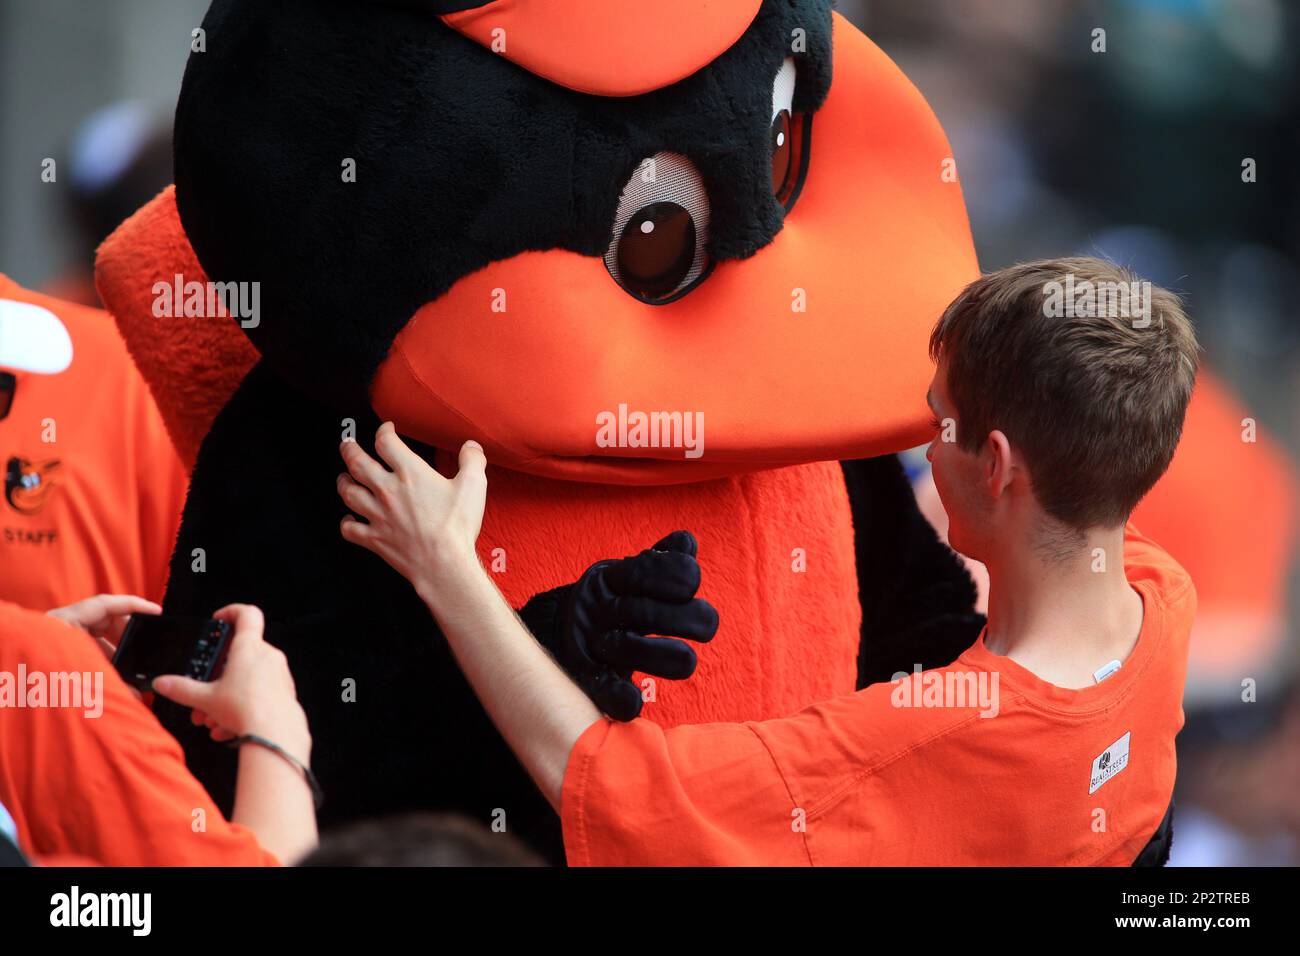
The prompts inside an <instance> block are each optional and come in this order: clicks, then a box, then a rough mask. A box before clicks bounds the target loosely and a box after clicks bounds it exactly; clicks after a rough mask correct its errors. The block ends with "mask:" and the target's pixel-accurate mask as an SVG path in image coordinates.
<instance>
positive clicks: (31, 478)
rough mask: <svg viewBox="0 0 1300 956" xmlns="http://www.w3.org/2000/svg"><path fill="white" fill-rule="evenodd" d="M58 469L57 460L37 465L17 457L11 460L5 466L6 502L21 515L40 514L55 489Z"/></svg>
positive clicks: (52, 459) (37, 463)
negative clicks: (55, 474)
mask: <svg viewBox="0 0 1300 956" xmlns="http://www.w3.org/2000/svg"><path fill="white" fill-rule="evenodd" d="M58 468H59V459H57V458H51V459H50V460H49V461H42V462H35V463H33V462H30V461H28V460H27V459H26V458H19V457H18V456H17V455H15V456H14V457H12V458H10V459H9V463H8V464H7V465H6V466H5V501H7V502H9V506H10V507H11V508H13V509H14V511H17V512H18V513H19V514H24V515H34V514H38V513H40V510H41V509H42V508H44V507H45V500H46V499H47V498H48V497H49V496H50V491H51V490H52V489H53V488H54V481H53V479H52V476H53V474H54V472H56V471H57V470H58Z"/></svg>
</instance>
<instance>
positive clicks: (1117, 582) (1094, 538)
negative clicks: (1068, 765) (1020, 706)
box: [984, 527, 1143, 689]
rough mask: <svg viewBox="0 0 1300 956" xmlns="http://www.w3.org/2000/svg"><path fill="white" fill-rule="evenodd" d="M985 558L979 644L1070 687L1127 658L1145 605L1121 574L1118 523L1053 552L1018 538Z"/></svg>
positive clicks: (1121, 538) (1084, 683)
mask: <svg viewBox="0 0 1300 956" xmlns="http://www.w3.org/2000/svg"><path fill="white" fill-rule="evenodd" d="M990 558H991V559H990V561H988V562H987V564H988V571H989V613H988V630H987V632H986V634H985V638H984V643H985V646H986V647H987V648H988V649H989V650H990V651H991V652H992V653H994V654H998V655H1003V656H1006V657H1010V658H1011V659H1012V660H1014V661H1015V662H1016V663H1017V664H1020V665H1021V666H1022V667H1025V668H1027V669H1028V670H1029V671H1031V672H1032V673H1034V674H1035V675H1037V676H1038V677H1040V678H1041V679H1043V680H1045V681H1047V682H1048V683H1051V684H1055V685H1056V686H1058V687H1065V688H1071V689H1077V688H1082V687H1090V686H1092V685H1093V684H1094V683H1095V680H1094V678H1093V674H1094V673H1095V672H1096V671H1097V670H1098V669H1099V668H1101V667H1103V666H1104V665H1106V664H1107V663H1109V662H1110V661H1112V660H1119V661H1120V662H1121V663H1122V662H1124V661H1126V660H1127V659H1128V656H1129V654H1130V653H1132V651H1133V647H1134V646H1135V645H1136V643H1137V638H1138V633H1139V631H1140V630H1141V628H1142V616H1143V608H1142V598H1141V596H1140V595H1139V594H1138V593H1137V592H1136V591H1134V590H1133V588H1132V587H1131V586H1130V585H1129V583H1128V578H1127V577H1126V576H1125V574H1124V529H1123V528H1122V527H1120V528H1115V529H1111V530H1104V529H1097V530H1093V531H1090V532H1088V533H1087V534H1086V535H1085V536H1084V538H1083V539H1082V540H1081V541H1080V542H1078V543H1077V545H1075V546H1071V547H1070V548H1068V549H1066V550H1064V551H1060V552H1058V553H1055V554H1048V553H1046V552H1045V551H1043V550H1042V549H1038V548H1033V547H1025V546H1024V545H1023V544H1021V545H1019V546H1017V547H1012V548H1006V549H1005V550H1004V551H1002V552H1001V553H999V554H997V555H991V556H990ZM1103 562H1104V563H1103Z"/></svg>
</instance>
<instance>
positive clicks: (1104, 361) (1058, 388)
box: [930, 258, 1197, 531]
mask: <svg viewBox="0 0 1300 956" xmlns="http://www.w3.org/2000/svg"><path fill="white" fill-rule="evenodd" d="M1139 283H1140V280H1139V279H1138V277H1137V276H1136V275H1134V274H1133V273H1132V272H1131V271H1129V270H1128V269H1124V268H1122V267H1120V266H1117V265H1114V264H1112V263H1109V262H1105V261H1103V260H1101V259H1090V258H1063V259H1043V260H1040V261H1037V262H1025V263H1021V264H1019V265H1015V266H1011V267H1010V268H1008V269H1002V270H999V271H998V272H993V273H990V274H988V275H986V276H982V277H981V278H979V279H976V280H975V281H974V282H972V283H971V284H970V285H968V286H967V287H966V288H965V289H964V290H962V292H961V294H960V295H958V296H957V298H956V299H955V300H954V301H953V303H952V304H951V305H949V306H948V308H947V309H946V310H945V311H944V313H943V316H942V317H941V318H940V319H939V322H938V324H937V325H935V327H934V331H933V333H931V335H930V355H931V357H933V358H934V359H935V360H936V361H937V360H939V359H940V358H941V357H942V358H943V359H944V360H945V364H946V366H947V380H946V381H947V387H948V394H949V396H950V397H951V400H952V403H953V406H954V408H955V409H956V412H957V442H958V444H959V446H960V447H962V448H963V449H965V450H966V451H975V450H977V449H978V448H979V447H980V446H981V445H982V444H983V443H984V441H985V439H986V438H987V437H988V435H989V433H990V432H991V431H993V430H995V429H998V430H1000V431H1002V432H1003V433H1005V434H1006V436H1007V438H1008V439H1009V440H1010V441H1011V442H1012V444H1013V445H1014V446H1015V447H1016V448H1017V449H1018V450H1019V451H1020V453H1021V454H1022V455H1023V456H1024V459H1025V461H1026V462H1027V463H1028V465H1029V469H1030V475H1031V479H1032V482H1033V489H1034V494H1035V496H1036V497H1037V498H1038V501H1039V503H1040V504H1041V505H1042V507H1043V509H1044V510H1045V511H1046V512H1047V513H1048V514H1050V515H1052V516H1053V517H1054V518H1056V519H1057V520H1059V521H1061V522H1063V523H1064V524H1066V525H1068V526H1070V527H1071V528H1074V529H1075V530H1079V531H1082V530H1084V529H1087V528H1092V527H1098V526H1101V527H1114V526H1116V525H1119V524H1122V523H1123V522H1124V521H1126V520H1127V519H1128V516H1129V514H1130V513H1131V512H1132V511H1133V509H1134V508H1135V507H1136V506H1137V503H1138V502H1139V501H1140V500H1141V499H1142V496H1143V495H1145V494H1146V493H1147V492H1148V491H1149V490H1150V489H1151V486H1152V485H1154V484H1155V483H1156V480H1157V479H1159V477H1160V476H1161V475H1162V474H1164V472H1165V469H1166V468H1168V467H1169V462H1170V460H1171V459H1172V458H1173V455H1174V449H1175V448H1176V447H1177V445H1178V439H1179V436H1180V435H1181V434H1182V430H1183V417H1184V415H1185V413H1186V411H1187V403H1188V401H1189V400H1190V399H1191V395H1192V385H1193V383H1194V382H1195V379H1196V365H1197V345H1196V335H1195V333H1194V332H1193V331H1192V325H1191V322H1190V321H1189V320H1188V318H1187V316H1186V315H1185V314H1184V312H1183V309H1182V303H1181V302H1180V301H1179V298H1178V296H1176V295H1175V294H1174V293H1172V292H1169V291H1168V290H1166V289H1162V288H1160V287H1158V286H1154V285H1151V284H1150V283H1141V284H1139ZM1089 291H1091V293H1092V297H1091V301H1090V300H1089Z"/></svg>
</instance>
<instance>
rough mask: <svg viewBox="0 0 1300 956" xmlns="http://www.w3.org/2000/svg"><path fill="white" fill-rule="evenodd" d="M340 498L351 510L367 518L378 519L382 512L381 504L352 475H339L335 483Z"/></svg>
mask: <svg viewBox="0 0 1300 956" xmlns="http://www.w3.org/2000/svg"><path fill="white" fill-rule="evenodd" d="M335 484H336V485H337V487H338V492H339V497H340V498H342V499H343V503H344V504H345V505H347V506H348V508H349V509H351V510H352V511H355V512H356V513H357V514H359V515H362V516H364V517H366V518H374V517H377V516H378V515H379V513H380V511H381V509H380V507H379V502H378V501H376V500H375V496H374V495H373V494H371V492H370V489H369V488H367V487H366V486H365V485H359V484H357V483H356V481H354V480H353V479H352V476H351V475H339V477H338V481H337V482H336V483H335Z"/></svg>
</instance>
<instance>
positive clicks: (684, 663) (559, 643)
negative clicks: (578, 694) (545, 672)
mask: <svg viewBox="0 0 1300 956" xmlns="http://www.w3.org/2000/svg"><path fill="white" fill-rule="evenodd" d="M696 550H697V545H696V541H695V536H694V535H692V534H691V533H690V532H689V531H675V532H673V533H672V534H670V535H668V537H666V538H664V539H663V540H662V541H660V542H658V543H657V544H656V545H655V546H654V547H653V548H650V549H647V550H645V551H642V552H641V553H640V554H637V555H634V556H632V557H630V558H623V559H622V560H618V561H599V562H597V563H596V564H593V565H592V566H591V567H590V568H588V569H587V570H586V572H585V573H584V574H583V575H582V577H581V578H579V579H578V582H577V583H576V584H573V585H571V586H569V587H564V588H557V589H555V590H554V591H548V592H546V593H545V594H539V595H538V596H537V597H535V598H533V599H532V600H531V601H529V603H528V604H527V605H526V606H525V607H524V609H523V610H522V611H521V612H520V616H521V617H522V618H523V619H524V623H526V624H528V626H529V627H530V628H531V629H532V631H533V633H534V634H535V635H536V636H537V638H538V640H539V641H541V643H542V644H543V646H545V647H546V648H547V649H548V650H549V651H550V652H551V653H552V654H553V655H555V658H556V660H557V661H558V662H559V663H560V666H562V667H563V668H564V669H565V670H566V671H568V673H569V675H570V676H571V677H572V678H573V679H574V680H575V681H576V682H577V684H578V686H579V687H581V688H582V690H583V692H584V693H586V695H587V696H588V697H590V698H591V700H592V702H593V703H595V705H596V706H597V707H599V708H600V709H601V710H602V711H603V712H604V713H606V714H607V715H609V716H610V717H612V718H614V719H615V720H631V719H632V718H634V717H636V716H637V715H639V714H640V713H641V704H642V696H641V689H640V688H639V687H637V686H636V685H635V684H634V683H632V680H631V676H632V672H633V671H639V672H641V673H645V674H652V675H654V676H656V677H663V678H666V679H668V680H683V679H685V678H687V677H690V676H691V674H693V673H694V672H695V664H696V657H695V650H694V648H692V647H691V646H690V645H689V644H687V643H685V641H682V640H674V638H685V639H686V640H690V641H697V642H701V643H703V642H705V641H709V640H712V639H713V635H714V634H715V633H717V630H718V612H717V611H716V610H714V608H713V605H711V604H710V603H709V602H708V601H705V600H703V599H702V598H697V597H695V592H696V591H697V590H698V589H699V586H700V566H699V563H698V562H697V561H696V560H695V554H696ZM647 635H661V636H658V637H651V636H647Z"/></svg>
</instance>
